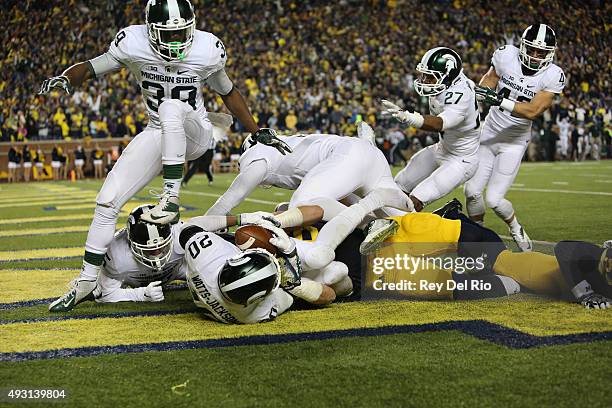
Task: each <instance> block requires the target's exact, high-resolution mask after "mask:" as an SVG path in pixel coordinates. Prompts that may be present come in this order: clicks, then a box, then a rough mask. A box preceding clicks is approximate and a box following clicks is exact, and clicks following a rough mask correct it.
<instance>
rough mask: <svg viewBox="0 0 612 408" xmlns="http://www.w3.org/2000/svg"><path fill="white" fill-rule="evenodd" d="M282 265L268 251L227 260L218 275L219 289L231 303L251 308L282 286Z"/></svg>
mask: <svg viewBox="0 0 612 408" xmlns="http://www.w3.org/2000/svg"><path fill="white" fill-rule="evenodd" d="M280 274H281V269H280V265H279V264H278V261H277V260H276V258H275V257H274V256H273V255H272V254H271V253H269V252H268V251H266V250H265V249H260V248H252V249H247V250H246V251H244V252H241V253H240V254H238V255H236V256H234V257H232V258H230V259H228V260H227V261H226V262H225V265H223V268H222V269H221V272H220V273H219V278H218V283H219V289H220V290H221V293H222V294H223V297H224V298H225V299H226V300H227V301H229V302H232V303H236V304H239V305H243V306H248V305H251V304H253V303H255V302H258V301H260V300H262V299H263V298H265V297H266V296H267V295H269V294H270V293H271V292H272V291H273V290H275V289H276V288H278V286H279V284H280Z"/></svg>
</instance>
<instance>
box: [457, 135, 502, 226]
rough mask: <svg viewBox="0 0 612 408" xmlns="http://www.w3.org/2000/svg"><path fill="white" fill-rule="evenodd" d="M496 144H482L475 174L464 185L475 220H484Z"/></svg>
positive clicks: (470, 215)
mask: <svg viewBox="0 0 612 408" xmlns="http://www.w3.org/2000/svg"><path fill="white" fill-rule="evenodd" d="M495 150H496V146H494V145H480V148H479V149H478V169H477V170H476V173H475V174H474V176H472V178H471V179H469V180H468V181H467V182H466V183H465V186H464V189H463V192H464V194H465V203H466V209H467V213H468V216H469V217H470V218H471V219H472V220H473V221H475V222H478V223H481V224H482V222H483V221H484V215H485V211H486V207H485V202H484V189H485V187H486V185H487V182H488V181H489V178H490V177H491V172H492V171H493V164H494V162H495Z"/></svg>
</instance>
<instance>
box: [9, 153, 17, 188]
mask: <svg viewBox="0 0 612 408" xmlns="http://www.w3.org/2000/svg"><path fill="white" fill-rule="evenodd" d="M18 166H19V161H18V159H17V150H16V149H15V148H14V147H13V146H11V148H10V149H9V151H8V182H9V183H14V182H16V181H17V167H18Z"/></svg>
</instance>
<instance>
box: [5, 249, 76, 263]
mask: <svg viewBox="0 0 612 408" xmlns="http://www.w3.org/2000/svg"><path fill="white" fill-rule="evenodd" d="M84 251H85V250H84V248H83V247H80V246H79V247H68V248H45V249H24V250H21V251H0V261H24V260H28V259H41V258H68V257H71V256H82V255H83V253H84Z"/></svg>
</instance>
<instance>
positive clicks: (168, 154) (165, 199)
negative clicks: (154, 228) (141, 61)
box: [143, 99, 212, 224]
mask: <svg viewBox="0 0 612 408" xmlns="http://www.w3.org/2000/svg"><path fill="white" fill-rule="evenodd" d="M158 113H159V120H160V122H161V128H162V138H161V151H162V172H163V173H162V175H163V178H164V187H163V192H162V194H161V197H160V201H159V203H158V204H157V205H156V206H155V207H154V208H153V209H152V210H151V211H150V212H148V213H147V214H144V215H143V220H145V221H147V222H152V223H156V224H168V223H174V222H177V221H178V219H179V217H180V214H179V193H180V188H181V182H182V181H183V168H184V166H185V160H186V159H187V160H195V159H197V158H198V157H199V156H201V155H202V154H204V152H205V151H206V150H207V149H208V148H210V147H211V143H212V125H211V124H210V122H204V121H203V120H202V119H201V118H200V117H199V115H198V114H197V113H196V112H195V111H194V110H193V109H192V108H191V106H190V105H188V104H187V103H185V102H181V101H179V100H176V99H170V100H167V101H164V102H162V104H161V105H159V109H158Z"/></svg>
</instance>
